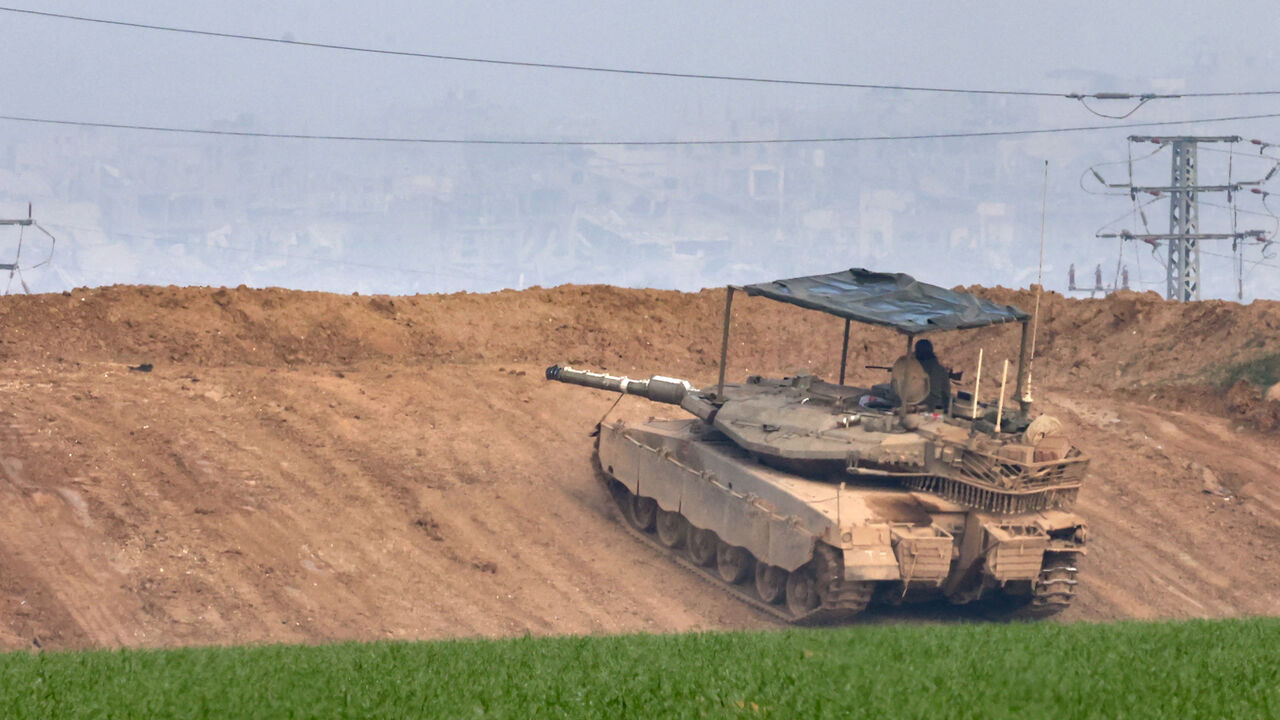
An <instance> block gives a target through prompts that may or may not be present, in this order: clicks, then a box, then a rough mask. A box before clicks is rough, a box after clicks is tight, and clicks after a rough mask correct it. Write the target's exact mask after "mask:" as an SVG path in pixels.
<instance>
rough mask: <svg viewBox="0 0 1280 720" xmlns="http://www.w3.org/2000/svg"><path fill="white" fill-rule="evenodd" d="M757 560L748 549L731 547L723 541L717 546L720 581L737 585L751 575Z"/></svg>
mask: <svg viewBox="0 0 1280 720" xmlns="http://www.w3.org/2000/svg"><path fill="white" fill-rule="evenodd" d="M754 560H755V558H753V557H751V553H749V552H747V549H746V548H740V547H738V546H736V545H730V544H729V543H727V542H724V541H721V542H719V543H717V544H716V572H717V573H719V575H720V579H721V580H723V581H725V582H727V583H729V584H730V585H737V584H738V583H740V582H742V581H743V580H746V579H747V576H749V575H750V574H751V563H752V562H753V561H754Z"/></svg>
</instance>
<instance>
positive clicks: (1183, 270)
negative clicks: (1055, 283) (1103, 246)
mask: <svg viewBox="0 0 1280 720" xmlns="http://www.w3.org/2000/svg"><path fill="white" fill-rule="evenodd" d="M1241 140H1242V138H1241V137H1240V136H1239V135H1213V136H1189V135H1179V136H1171V137H1164V136H1161V137H1153V136H1149V135H1132V136H1130V137H1129V142H1131V143H1136V142H1150V143H1155V144H1157V145H1160V146H1162V147H1163V146H1168V147H1169V150H1170V153H1171V155H1172V158H1171V166H1172V168H1171V171H1170V178H1169V184H1168V185H1167V186H1138V185H1134V184H1133V181H1132V179H1131V180H1130V181H1129V182H1128V183H1117V184H1111V183H1107V182H1105V181H1103V184H1104V185H1106V186H1107V187H1111V188H1123V189H1125V190H1127V191H1128V192H1129V196H1130V197H1131V198H1132V197H1136V196H1137V194H1138V193H1147V194H1150V195H1155V196H1159V195H1161V194H1168V196H1169V232H1168V233H1132V232H1129V231H1127V230H1126V231H1123V232H1119V233H1100V234H1098V237H1100V238H1121V239H1123V240H1143V241H1145V242H1148V243H1151V244H1152V245H1155V244H1156V243H1159V242H1165V243H1166V244H1167V246H1168V260H1167V262H1166V264H1165V287H1166V289H1165V297H1166V298H1168V299H1170V300H1181V301H1183V302H1186V301H1190V300H1199V299H1200V241H1201V240H1233V241H1235V242H1237V243H1239V242H1240V241H1241V240H1243V239H1245V238H1248V237H1253V238H1257V239H1261V238H1262V237H1263V236H1264V235H1265V233H1264V232H1263V231H1262V230H1246V231H1244V232H1234V231H1233V232H1229V233H1202V232H1200V213H1199V206H1198V203H1197V197H1198V196H1199V194H1200V193H1203V192H1225V193H1227V197H1228V198H1233V197H1234V194H1235V193H1237V192H1239V191H1240V189H1241V188H1243V187H1247V186H1250V185H1261V184H1262V183H1263V182H1266V180H1267V179H1270V177H1271V175H1268V176H1267V178H1264V179H1262V180H1256V181H1250V182H1235V183H1233V182H1230V181H1228V183H1227V184H1226V185H1199V184H1197V183H1198V182H1199V178H1198V172H1197V152H1196V151H1197V149H1198V147H1199V144H1200V143H1237V142H1240V141H1241ZM1094 176H1095V177H1097V178H1098V180H1099V181H1102V176H1100V175H1098V173H1097V171H1094ZM1129 177H1130V178H1132V177H1133V169H1132V167H1131V168H1130V171H1129ZM1143 217H1144V222H1145V213H1144V214H1143ZM1233 224H1234V223H1233Z"/></svg>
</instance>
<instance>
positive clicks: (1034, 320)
mask: <svg viewBox="0 0 1280 720" xmlns="http://www.w3.org/2000/svg"><path fill="white" fill-rule="evenodd" d="M1048 212H1049V161H1048V160H1045V161H1044V191H1043V192H1042V193H1041V196H1040V265H1039V266H1038V267H1037V268H1036V307H1035V310H1034V311H1033V312H1032V313H1031V352H1030V353H1029V354H1028V355H1027V387H1026V393H1025V394H1023V396H1022V402H1023V403H1024V404H1026V405H1028V406H1029V405H1031V366H1032V364H1033V363H1034V362H1035V359H1036V333H1037V332H1038V331H1039V330H1040V293H1041V292H1043V291H1044V225H1045V216H1046V215H1047V214H1048Z"/></svg>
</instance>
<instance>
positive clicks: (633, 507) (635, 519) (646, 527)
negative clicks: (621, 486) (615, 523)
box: [627, 495, 658, 532]
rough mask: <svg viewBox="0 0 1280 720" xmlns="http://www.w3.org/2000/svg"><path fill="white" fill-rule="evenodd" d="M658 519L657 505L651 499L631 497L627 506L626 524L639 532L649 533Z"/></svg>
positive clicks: (637, 496)
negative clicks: (629, 524)
mask: <svg viewBox="0 0 1280 720" xmlns="http://www.w3.org/2000/svg"><path fill="white" fill-rule="evenodd" d="M657 518H658V503H657V501H656V500H654V499H653V498H647V497H644V496H642V495H632V496H631V503H630V504H629V505H628V506H627V522H630V523H631V526H632V527H634V528H635V529H637V530H639V531H640V532H649V531H650V530H652V529H653V524H654V522H655V521H656V520H657Z"/></svg>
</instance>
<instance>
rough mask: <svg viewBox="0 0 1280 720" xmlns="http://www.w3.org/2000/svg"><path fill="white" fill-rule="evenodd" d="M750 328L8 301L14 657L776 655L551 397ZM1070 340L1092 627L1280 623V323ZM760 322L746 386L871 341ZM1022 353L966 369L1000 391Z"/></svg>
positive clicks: (825, 329) (572, 410)
mask: <svg viewBox="0 0 1280 720" xmlns="http://www.w3.org/2000/svg"><path fill="white" fill-rule="evenodd" d="M982 292H984V293H986V294H988V295H989V296H991V297H993V298H996V299H1000V300H1002V301H1005V302H1015V303H1017V304H1019V305H1020V306H1022V307H1024V308H1027V309H1030V307H1031V305H1032V300H1031V296H1030V295H1029V294H1028V293H1026V292H1025V291H1023V292H1019V291H1009V290H1002V289H995V290H989V291H985V290H984V291H982ZM722 309H723V292H722V291H707V292H702V293H693V294H686V293H678V292H666V291H652V290H623V289H618V288H612V287H605V286H590V287H577V286H566V287H559V288H553V289H541V288H534V289H531V290H526V291H522V292H513V291H506V292H499V293H494V294H490V295H474V294H457V295H449V296H418V297H364V296H337V295H330V294H323V293H304V292H294V291H285V290H278V289H267V290H250V289H245V288H240V289H234V290H232V289H218V290H212V289H203V288H156V287H110V288H101V289H95V290H76V291H74V292H71V293H63V294H61V295H43V296H32V297H8V298H4V299H3V300H0V322H3V325H4V327H5V332H4V333H3V337H2V338H0V339H2V342H0V384H2V386H3V388H4V389H5V391H6V392H7V397H6V400H7V402H6V403H5V405H4V408H3V410H0V433H2V436H0V494H2V495H3V500H4V502H3V507H0V646H3V647H6V648H20V647H27V646H30V645H32V644H33V642H38V643H39V644H40V645H41V646H43V647H78V646H112V645H174V644H193V643H241V642H269V641H321V640H331V639H340V638H360V639H368V638H379V637H413V638H421V637H447V636H456V635H474V634H482V635H509V634H518V633H524V632H534V633H562V632H597V631H631V630H684V629H694V628H716V627H756V626H762V625H765V624H767V621H766V620H764V619H762V618H760V617H758V616H757V615H756V614H755V613H754V612H753V611H751V610H749V609H747V608H745V607H741V606H739V605H737V604H735V603H733V602H731V601H728V600H727V599H726V598H725V597H723V596H722V595H720V594H719V593H718V591H716V590H714V589H711V588H708V587H705V586H703V585H702V584H700V583H699V582H698V581H697V580H695V579H692V578H688V577H685V576H684V575H683V574H682V573H680V572H678V571H676V570H675V569H674V568H672V567H670V566H669V565H668V564H667V563H665V562H663V561H662V560H661V559H659V558H657V557H656V556H654V555H652V554H651V553H650V552H649V551H647V550H646V549H645V548H644V547H643V546H640V545H637V544H636V543H635V542H634V541H633V540H632V539H631V538H630V537H629V536H628V535H627V534H626V532H625V531H623V530H622V529H621V528H619V527H618V526H617V521H616V519H615V518H614V517H613V515H612V511H611V509H610V504H609V502H608V500H607V498H606V497H605V495H604V493H603V492H601V490H600V489H599V488H598V487H597V486H596V484H595V481H594V480H593V478H592V476H591V471H590V466H589V462H588V458H589V453H590V443H591V440H590V438H589V437H587V433H588V432H589V431H590V429H591V428H592V426H593V425H594V424H595V422H596V421H597V420H598V419H599V418H600V416H601V415H602V414H604V413H605V411H606V410H608V408H609V406H610V405H611V404H612V402H613V398H612V397H611V396H608V395H605V394H603V393H595V392H591V391H585V390H581V389H576V388H567V387H564V386H561V385H553V384H549V383H546V382H545V381H544V380H542V369H543V368H544V367H545V366H546V365H548V364H550V363H552V362H558V361H567V362H570V363H573V364H580V365H586V366H591V367H596V368H604V369H608V370H612V371H620V372H629V373H630V372H634V373H636V374H641V375H647V374H649V373H655V372H662V373H664V374H673V375H681V376H686V377H688V378H689V379H690V380H692V381H693V382H695V383H705V382H709V381H710V380H711V379H713V378H714V375H715V366H716V362H717V360H718V347H717V341H718V338H719V324H720V316H721V312H722ZM1041 315H1042V319H1043V322H1042V324H1041V329H1040V331H1039V346H1040V349H1041V356H1040V360H1039V361H1038V363H1037V366H1036V370H1035V387H1036V390H1037V400H1038V401H1043V402H1044V406H1045V409H1047V410H1048V411H1050V412H1053V413H1055V414H1058V415H1060V416H1061V418H1062V419H1063V420H1065V421H1066V422H1067V425H1068V427H1069V428H1070V431H1071V432H1072V434H1073V435H1074V436H1076V439H1077V441H1078V444H1080V445H1082V446H1084V447H1086V448H1087V449H1089V450H1090V451H1092V452H1093V453H1094V454H1095V456H1096V457H1097V460H1096V461H1095V464H1094V470H1093V473H1092V476H1091V477H1090V481H1089V485H1088V486H1087V488H1086V490H1085V492H1084V494H1083V496H1082V501H1081V502H1082V506H1083V507H1082V512H1083V513H1084V514H1085V515H1086V516H1088V517H1089V518H1090V520H1091V521H1092V524H1093V525H1092V529H1093V534H1094V536H1095V543H1094V552H1093V554H1092V555H1091V556H1090V558H1089V559H1088V561H1087V562H1088V565H1087V566H1086V569H1085V575H1084V577H1085V580H1086V582H1085V585H1084V589H1083V591H1082V596H1081V603H1080V605H1079V607H1077V608H1075V609H1073V610H1071V611H1070V612H1069V614H1068V616H1067V617H1068V618H1117V617H1155V616H1159V617H1183V616H1193V615H1232V614H1242V613H1265V612H1274V611H1275V609H1276V608H1277V601H1278V600H1280V595H1278V594H1277V590H1276V588H1277V587H1280V568H1278V566H1277V563H1276V562H1275V556H1274V554H1273V553H1274V551H1273V548H1275V547H1277V546H1278V545H1277V541H1278V540H1280V523H1278V522H1277V518H1280V488H1278V487H1277V484H1276V482H1275V481H1274V479H1273V478H1274V477H1275V476H1276V470H1277V461H1276V460H1275V457H1276V454H1275V452H1274V451H1275V447H1274V444H1275V440H1274V436H1273V435H1263V434H1259V433H1255V432H1254V431H1252V430H1243V431H1242V430H1240V428H1239V427H1238V425H1239V423H1238V422H1236V421H1234V420H1232V419H1230V416H1229V415H1228V414H1226V411H1225V403H1226V400H1225V395H1223V394H1222V392H1220V391H1219V390H1218V389H1217V388H1218V387H1219V386H1220V385H1222V384H1223V383H1225V382H1227V380H1229V379H1235V378H1236V376H1238V377H1241V378H1245V379H1248V380H1250V381H1251V382H1254V383H1262V382H1264V381H1265V378H1262V377H1256V376H1257V375H1259V374H1265V373H1266V372H1268V368H1269V367H1271V365H1270V364H1269V363H1271V360H1270V359H1269V358H1272V357H1274V356H1275V355H1276V353H1277V352H1278V349H1277V345H1276V341H1275V340H1274V339H1273V337H1272V335H1271V332H1270V330H1271V329H1272V328H1273V327H1274V326H1275V324H1276V323H1280V307H1278V306H1277V305H1276V304H1275V303H1262V302H1259V303H1254V304H1252V305H1249V306H1245V307H1241V306H1238V305H1233V304H1229V303H1212V302H1211V303H1197V304H1192V305H1179V304H1174V303H1165V302H1163V301H1160V300H1159V299H1158V298H1155V297H1154V296H1152V295H1135V294H1132V293H1121V294H1118V295H1115V296H1112V297H1111V298H1108V299H1106V300H1093V301H1089V300H1068V299H1065V298H1062V297H1061V296H1058V295H1055V294H1051V293H1050V294H1045V295H1044V296H1043V298H1042V300H1041ZM734 322H735V334H734V344H733V346H732V348H731V350H730V367H731V375H732V376H735V377H740V376H743V375H745V374H747V373H755V372H761V373H779V372H781V373H787V372H790V371H793V370H796V369H800V368H804V369H807V370H809V371H811V372H815V373H817V374H820V375H826V376H831V375H834V373H835V370H836V368H837V367H838V363H839V347H840V345H839V344H840V330H841V326H842V323H841V322H840V321H839V320H836V319H832V318H827V317H823V316H821V315H819V314H817V313H808V312H804V311H801V310H798V309H795V308H790V307H786V306H781V305H778V304H776V303H771V302H768V301H762V300H744V301H743V302H742V303H737V302H735V320H734ZM1017 341H1018V340H1017V333H1016V331H1015V330H1012V329H1008V328H1003V329H1002V328H992V329H986V330H980V331H973V332H971V333H966V334H959V335H954V336H950V337H947V336H943V337H941V338H939V339H938V341H937V346H938V349H939V352H940V354H941V355H942V356H943V357H944V359H946V360H947V361H949V362H951V363H952V364H955V365H957V366H958V367H961V368H965V369H971V367H972V361H973V360H974V359H976V355H977V349H978V348H979V347H982V348H983V349H984V350H985V353H986V357H987V358H988V360H989V361H991V360H995V361H997V362H998V361H999V360H1000V359H1001V358H1002V357H1008V358H1010V359H1014V358H1016V356H1017V353H1016V347H1017ZM851 345H852V347H851V366H852V367H854V368H857V371H856V373H857V376H858V377H860V378H862V379H865V380H876V381H878V380H880V379H882V378H881V377H880V374H879V372H878V371H872V370H864V369H862V366H863V365H867V364H884V363H885V362H886V361H890V360H892V359H893V356H895V355H896V354H897V353H898V352H900V347H901V341H900V338H896V337H893V336H891V335H890V334H888V333H886V332H884V331H881V330H876V329H865V328H858V329H857V331H856V334H855V337H854V341H853V343H852V344H851ZM144 364H150V365H151V366H152V368H153V369H152V370H151V371H150V372H143V371H141V370H131V369H130V368H131V367H141V366H143V365H144ZM989 368H990V365H988V369H987V370H986V371H985V372H986V373H987V376H988V377H990V369H989ZM969 376H971V375H967V377H969ZM984 384H985V383H984ZM1119 391H1123V392H1119ZM1197 398H1203V399H1204V404H1206V405H1211V406H1212V407H1211V409H1212V410H1214V413H1216V414H1214V413H1210V414H1208V415H1205V414H1198V413H1197V412H1195V411H1196V410H1198V409H1199V407H1200V406H1199V405H1198V404H1197V403H1199V400H1197ZM1175 400H1176V401H1177V402H1179V403H1182V405H1177V406H1176V408H1175V409H1168V408H1174V407H1175V405H1174V403H1175ZM1214 402H1216V403H1217V404H1216V405H1213V403H1214ZM1161 408H1165V409H1161ZM656 411H657V410H656V409H655V408H654V407H653V406H651V405H648V404H646V403H644V402H643V401H640V400H634V399H629V400H627V401H624V402H623V403H622V405H621V406H620V408H619V409H618V410H617V412H621V413H624V414H628V415H630V416H633V417H639V418H643V417H646V416H648V415H651V414H654V413H655V412H656ZM1206 469H1207V470H1208V471H1209V472H1211V473H1212V474H1213V477H1214V480H1215V482H1216V483H1217V486H1218V489H1217V490H1214V491H1212V492H1209V491H1206V490H1205V488H1206V487H1208V485H1207V482H1206V479H1205V478H1206V476H1205V470H1206ZM873 619H874V618H873Z"/></svg>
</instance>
